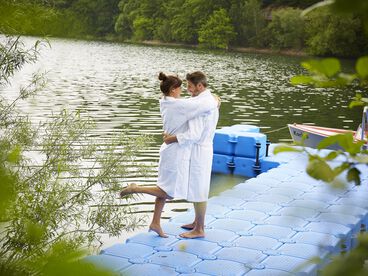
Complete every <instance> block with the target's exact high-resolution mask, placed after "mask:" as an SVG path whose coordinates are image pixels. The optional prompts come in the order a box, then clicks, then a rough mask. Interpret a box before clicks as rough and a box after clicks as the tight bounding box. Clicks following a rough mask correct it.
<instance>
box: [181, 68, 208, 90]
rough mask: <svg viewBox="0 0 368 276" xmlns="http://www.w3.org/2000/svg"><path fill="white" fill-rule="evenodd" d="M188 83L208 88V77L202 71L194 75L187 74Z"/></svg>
mask: <svg viewBox="0 0 368 276" xmlns="http://www.w3.org/2000/svg"><path fill="white" fill-rule="evenodd" d="M186 79H187V81H190V82H191V83H193V84H194V85H198V84H200V83H201V84H203V86H204V87H207V77H206V75H205V74H203V73H202V72H200V71H196V72H193V73H189V74H187V77H186Z"/></svg>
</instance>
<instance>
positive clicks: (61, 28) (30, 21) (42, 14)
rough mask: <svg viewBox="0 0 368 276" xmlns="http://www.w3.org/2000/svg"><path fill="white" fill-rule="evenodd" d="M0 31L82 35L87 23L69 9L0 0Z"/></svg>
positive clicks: (49, 34) (44, 34)
mask: <svg viewBox="0 0 368 276" xmlns="http://www.w3.org/2000/svg"><path fill="white" fill-rule="evenodd" d="M0 5H1V9H0V32H2V33H7V34H27V35H35V36H61V37H83V36H85V35H86V34H87V25H86V23H85V22H84V21H83V20H80V18H78V16H77V14H75V13H74V12H73V11H70V10H62V11H60V10H56V9H53V8H51V7H45V6H40V5H35V4H30V3H28V2H25V3H22V2H21V3H17V2H13V1H6V0H0Z"/></svg>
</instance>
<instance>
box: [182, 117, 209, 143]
mask: <svg viewBox="0 0 368 276" xmlns="http://www.w3.org/2000/svg"><path fill="white" fill-rule="evenodd" d="M206 118H207V116H204V115H202V116H199V117H196V118H194V119H192V120H189V121H188V126H189V127H188V130H187V131H186V132H183V133H178V134H177V135H176V138H177V140H178V143H179V145H181V146H182V145H189V144H194V143H197V142H199V140H200V139H201V137H202V134H203V130H204V127H205V125H206Z"/></svg>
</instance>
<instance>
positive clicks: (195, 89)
mask: <svg viewBox="0 0 368 276" xmlns="http://www.w3.org/2000/svg"><path fill="white" fill-rule="evenodd" d="M200 85H201V84H198V85H194V83H192V82H191V81H188V83H187V90H188V92H189V94H190V95H191V96H192V97H196V96H198V94H199V93H200V87H199V86H200Z"/></svg>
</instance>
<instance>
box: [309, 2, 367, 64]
mask: <svg viewBox="0 0 368 276" xmlns="http://www.w3.org/2000/svg"><path fill="white" fill-rule="evenodd" d="M306 34H307V35H306V44H307V46H308V47H307V50H308V52H309V53H310V54H312V55H321V56H325V55H336V56H345V57H351V56H357V55H360V54H364V53H367V52H368V48H367V46H366V45H367V44H366V43H367V39H365V38H363V35H362V34H363V27H362V21H361V19H360V18H358V17H356V16H354V15H340V14H335V13H332V12H331V11H330V9H329V8H323V9H318V10H315V11H313V12H311V13H309V14H308V15H307V17H306Z"/></svg>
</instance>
